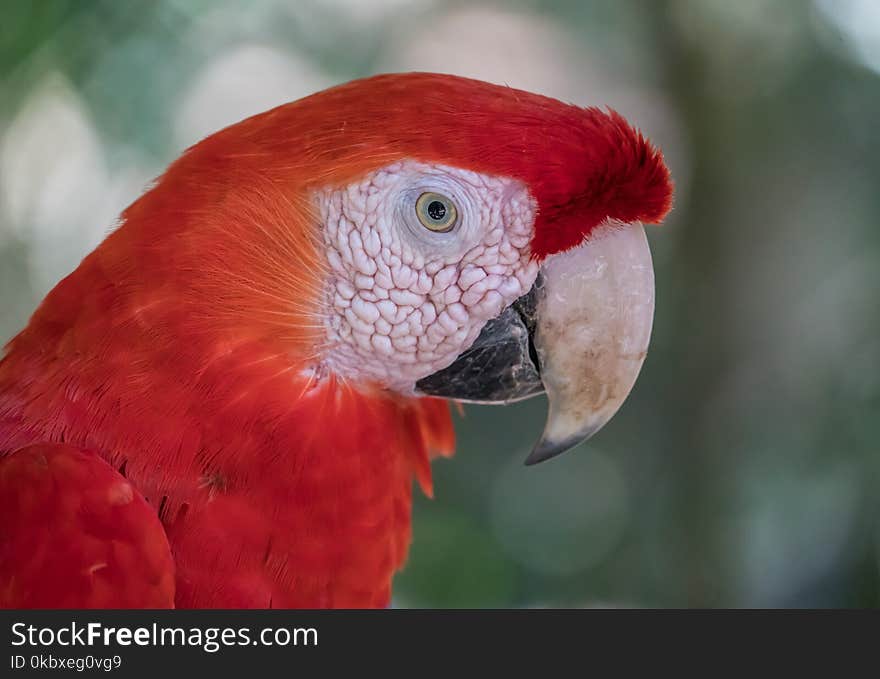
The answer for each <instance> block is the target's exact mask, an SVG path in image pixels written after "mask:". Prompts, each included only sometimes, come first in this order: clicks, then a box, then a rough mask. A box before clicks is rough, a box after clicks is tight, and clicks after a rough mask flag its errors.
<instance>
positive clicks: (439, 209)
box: [428, 200, 446, 222]
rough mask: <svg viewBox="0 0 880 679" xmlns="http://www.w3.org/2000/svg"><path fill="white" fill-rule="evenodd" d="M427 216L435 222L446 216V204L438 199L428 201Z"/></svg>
mask: <svg viewBox="0 0 880 679" xmlns="http://www.w3.org/2000/svg"><path fill="white" fill-rule="evenodd" d="M428 216H429V217H430V218H431V219H433V220H434V221H435V222H439V221H440V220H441V219H443V218H444V217H445V216H446V206H445V205H444V204H443V203H441V202H440V201H439V200H432V201H431V202H430V203H428Z"/></svg>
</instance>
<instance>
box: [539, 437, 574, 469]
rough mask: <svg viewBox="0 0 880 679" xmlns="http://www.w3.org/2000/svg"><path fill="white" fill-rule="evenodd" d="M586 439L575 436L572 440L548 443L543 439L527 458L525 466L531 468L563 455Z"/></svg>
mask: <svg viewBox="0 0 880 679" xmlns="http://www.w3.org/2000/svg"><path fill="white" fill-rule="evenodd" d="M584 438H585V437H583V436H573V437H572V438H569V439H565V440H564V441H548V440H546V439H543V438H542V439H541V440H540V441H538V443H537V444H536V445H535V447H534V449H533V450H532V452H531V453H529V456H528V457H527V458H526V461H525V465H526V467H531V466H533V465H536V464H538V463H540V462H546V461H547V460H550V459H552V458H554V457H556V456H557V455H562V453H564V452H566V451H568V450H571V449H572V448H574V447H575V446H576V445H578V444H579V443H581V442H582V441H583V440H584Z"/></svg>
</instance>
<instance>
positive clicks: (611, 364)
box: [416, 223, 654, 465]
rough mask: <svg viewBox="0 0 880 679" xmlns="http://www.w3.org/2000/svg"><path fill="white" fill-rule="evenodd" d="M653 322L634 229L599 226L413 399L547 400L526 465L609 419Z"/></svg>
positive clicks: (648, 277)
mask: <svg viewBox="0 0 880 679" xmlns="http://www.w3.org/2000/svg"><path fill="white" fill-rule="evenodd" d="M653 314H654V275H653V268H652V266H651V254H650V250H649V249H648V244H647V240H646V238H645V234H644V229H643V228H642V226H641V224H611V223H606V224H605V225H603V226H602V227H599V228H598V229H596V231H595V232H594V233H593V234H592V236H591V238H590V239H589V240H588V241H587V242H586V243H584V244H583V245H581V246H580V247H578V248H575V249H573V250H570V251H568V252H564V253H560V254H557V255H553V256H551V257H549V258H548V259H547V260H546V261H545V263H544V266H543V268H542V269H541V273H540V274H539V276H538V279H537V281H536V282H535V285H534V286H533V287H532V289H531V290H530V291H529V293H528V294H526V295H524V296H522V297H520V298H519V299H518V300H516V301H515V302H514V303H513V304H512V305H511V306H509V307H508V308H507V309H505V310H504V311H503V312H502V313H501V315H500V316H498V317H497V318H495V319H492V320H491V321H489V322H488V323H487V324H486V325H485V326H484V327H483V330H482V332H481V333H480V335H479V336H478V337H477V339H476V340H475V341H474V343H473V344H472V345H471V347H470V348H469V349H467V350H466V351H465V352H463V353H462V354H461V355H460V356H459V357H458V358H457V359H456V360H455V361H454V362H453V363H452V364H451V365H449V366H448V367H446V368H444V369H443V370H440V371H438V372H436V373H434V374H433V375H430V376H428V377H425V378H424V379H421V380H419V381H418V382H417V383H416V389H417V391H418V392H420V393H422V394H425V395H430V396H440V397H445V398H449V399H455V400H457V401H464V402H471V403H510V402H513V401H519V400H522V399H525V398H529V397H531V396H535V395H537V394H541V393H545V392H546V393H547V397H548V400H549V411H548V416H547V424H546V426H545V428H544V433H543V434H542V436H541V438H540V440H539V441H538V443H537V444H536V445H535V447H534V449H533V450H532V452H531V454H530V455H529V457H528V458H527V459H526V464H527V465H531V464H537V463H538V462H543V461H545V460H549V459H550V458H552V457H555V456H557V455H559V454H560V453H563V452H565V451H566V450H569V449H570V448H573V447H574V446H576V445H578V444H579V443H581V442H583V441H585V440H586V439H588V438H589V437H590V436H592V435H593V434H594V433H596V432H597V431H599V429H601V428H602V426H604V424H605V423H606V422H607V421H608V420H609V419H611V417H612V416H613V415H614V413H615V412H617V410H618V408H619V407H620V405H621V404H622V403H623V401H624V400H625V398H626V396H627V395H628V394H629V391H630V389H631V388H632V386H633V384H634V383H635V379H636V377H637V376H638V373H639V370H640V368H641V366H642V363H643V361H644V359H645V354H646V352H647V348H648V342H649V340H650V335H651V321H652V319H653Z"/></svg>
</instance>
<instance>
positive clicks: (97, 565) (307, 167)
mask: <svg viewBox="0 0 880 679" xmlns="http://www.w3.org/2000/svg"><path fill="white" fill-rule="evenodd" d="M671 196H672V183H671V180H670V175H669V171H668V169H667V167H666V165H665V164H664V161H663V157H662V154H661V152H660V151H659V150H657V149H656V148H655V147H654V146H653V145H652V144H651V143H650V142H649V141H648V140H646V139H645V137H644V136H643V135H642V134H641V133H640V132H639V131H637V130H636V129H635V128H634V127H632V126H631V125H630V124H629V123H628V122H627V121H626V120H624V118H623V117H621V116H620V115H619V114H617V113H616V112H614V111H611V110H600V109H598V108H581V107H577V106H573V105H568V104H564V103H561V102H559V101H556V100H554V99H550V98H547V97H544V96H539V95H536V94H532V93H528V92H524V91H520V90H516V89H513V88H510V87H502V86H497V85H491V84H487V83H484V82H479V81H475V80H470V79H466V78H461V77H454V76H450V75H437V74H428V73H409V74H392V75H381V76H375V77H372V78H367V79H363V80H358V81H354V82H350V83H348V84H344V85H341V86H338V87H334V88H331V89H328V90H326V91H323V92H319V93H317V94H314V95H311V96H308V97H306V98H304V99H301V100H299V101H296V102H293V103H290V104H286V105H283V106H279V107H278V108H275V109H272V110H270V111H267V112H265V113H262V114H260V115H256V116H254V117H251V118H248V119H246V120H244V121H242V122H239V123H237V124H235V125H232V126H230V127H227V128H226V129H223V130H221V131H219V132H217V133H216V134H213V135H212V136H209V137H208V138H206V139H204V140H203V141H201V142H200V143H198V144H196V145H195V146H193V147H192V148H190V149H189V150H187V151H186V152H185V153H184V154H183V155H182V157H180V158H179V159H178V160H177V161H176V162H174V163H173V164H172V165H171V166H170V167H169V168H168V169H167V171H166V172H165V173H164V174H163V175H162V176H161V177H160V178H159V179H158V180H156V182H155V183H154V185H153V186H152V187H151V188H150V189H149V190H148V191H147V192H146V193H144V194H143V195H142V196H141V197H140V198H138V199H137V200H136V201H135V202H134V203H133V204H132V205H131V206H129V207H128V208H127V209H126V210H125V211H124V212H123V213H122V216H121V219H120V222H119V225H118V227H117V228H116V229H115V230H114V231H113V232H111V233H110V234H109V235H108V237H107V238H106V239H105V240H104V241H103V242H102V243H101V244H100V245H99V246H98V247H97V248H96V249H95V250H94V251H93V252H92V253H91V254H89V255H88V256H87V257H86V258H85V259H84V260H83V261H82V263H81V264H80V265H79V266H78V268H77V269H76V270H75V271H74V272H73V273H71V274H70V275H69V276H67V277H66V278H64V279H63V280H62V281H61V282H60V283H58V284H57V286H56V287H55V288H54V289H53V290H52V291H51V292H50V293H49V294H48V295H47V296H46V297H45V299H44V300H43V302H42V303H41V304H40V305H39V307H38V308H37V309H36V311H35V312H34V314H33V316H32V317H31V319H30V321H29V322H28V324H27V326H26V327H25V328H24V329H23V330H22V331H21V332H20V333H19V334H18V335H17V336H15V337H14V338H13V339H12V340H11V341H10V342H9V344H8V345H7V346H6V348H5V353H4V356H3V358H2V361H0V517H2V521H0V606H3V607H24V608H27V607H61V608H88V607H142V608H151V607H188V608H192V607H199V608H201V607H224V608H248V607H255V608H266V607H306V608H319V607H346V608H349V607H384V606H387V605H388V604H389V601H390V596H391V584H392V578H393V576H394V574H395V572H396V571H398V570H399V569H400V568H401V567H402V565H403V563H404V560H405V557H406V554H407V549H408V546H409V543H410V525H411V524H410V521H411V517H410V514H411V489H412V485H413V481H414V480H415V481H416V482H417V483H418V484H419V485H420V486H421V488H422V490H423V491H424V492H425V493H426V494H427V495H429V496H430V495H431V492H432V485H431V471H430V464H431V459H432V458H433V457H435V456H438V455H439V456H449V455H451V454H452V452H453V447H454V434H453V429H452V423H451V418H450V411H449V404H450V403H451V402H482V403H505V402H510V401H514V400H518V399H523V398H527V397H530V396H534V395H536V394H540V393H546V394H547V396H548V400H549V411H548V418H547V424H546V427H545V429H544V432H543V434H542V436H541V437H540V439H539V441H538V443H537V445H536V446H535V447H534V450H533V452H532V453H531V455H530V456H529V458H528V460H527V463H529V464H531V463H535V462H540V461H542V460H546V459H548V458H550V457H552V456H554V455H557V454H558V453H560V452H562V451H564V450H566V449H568V448H571V447H573V446H575V445H576V444H578V443H579V442H581V441H583V440H585V439H586V438H587V437H589V436H590V435H591V434H593V433H594V432H595V431H597V430H598V429H599V428H600V427H601V426H602V425H603V424H604V423H605V422H607V421H608V419H609V418H610V417H611V416H612V415H613V414H614V413H615V412H616V411H617V409H618V408H619V407H620V405H621V403H622V402H623V400H624V399H625V398H626V396H627V394H628V393H629V391H630V389H631V388H632V386H633V383H634V381H635V379H636V376H637V374H638V372H639V369H640V367H641V364H642V362H643V360H644V357H645V353H646V350H647V347H648V341H649V337H650V332H651V324H652V318H653V309H654V282H653V268H652V263H651V256H650V251H649V248H648V244H647V240H646V238H645V232H644V229H643V227H642V223H644V222H650V223H658V222H660V221H662V219H663V218H664V216H665V215H666V213H667V211H668V210H669V209H670V205H671Z"/></svg>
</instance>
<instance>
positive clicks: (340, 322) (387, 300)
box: [316, 161, 538, 394]
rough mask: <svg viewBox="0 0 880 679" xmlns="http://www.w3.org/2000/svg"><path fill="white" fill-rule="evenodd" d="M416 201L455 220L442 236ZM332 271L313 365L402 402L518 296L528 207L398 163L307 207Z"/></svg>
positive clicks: (526, 274)
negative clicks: (432, 203)
mask: <svg viewBox="0 0 880 679" xmlns="http://www.w3.org/2000/svg"><path fill="white" fill-rule="evenodd" d="M426 192H433V193H437V194H441V195H443V196H445V197H447V198H448V199H450V200H451V201H452V203H453V204H454V205H455V208H456V210H457V213H458V217H457V220H456V223H455V226H454V227H453V228H452V229H451V230H450V231H449V232H446V233H440V232H436V231H432V230H430V229H428V228H427V227H425V226H424V225H423V224H422V223H421V222H420V221H419V218H418V215H417V212H416V202H417V200H418V198H419V196H420V195H422V194H423V193H426ZM316 202H317V205H318V208H319V214H320V216H321V219H322V222H323V224H324V242H325V245H326V248H327V253H328V255H327V258H328V262H329V265H330V270H331V274H330V280H329V281H328V286H329V287H328V292H327V310H326V311H327V313H326V328H327V340H328V342H327V348H326V350H325V351H324V354H323V363H324V365H325V366H326V367H327V368H328V369H330V370H331V371H332V372H334V373H336V374H337V375H339V376H341V377H343V378H353V379H357V380H359V381H362V380H370V381H375V382H377V383H379V384H381V385H383V386H385V387H388V388H390V389H393V390H395V391H398V392H401V393H405V394H409V393H412V391H413V388H414V385H415V383H416V382H417V381H418V380H419V379H421V378H423V377H427V376H428V375H431V374H433V373H435V372H437V371H438V370H441V369H443V368H445V367H447V366H448V365H450V364H451V363H452V362H453V361H455V359H456V358H457V357H458V355H459V354H461V353H462V352H463V351H464V350H465V349H467V348H468V347H469V346H470V345H471V344H472V343H473V341H474V340H475V339H476V337H477V335H478V334H479V333H480V330H482V328H483V326H484V325H485V324H486V322H487V321H489V320H490V319H492V318H494V317H496V316H498V315H499V314H500V313H501V311H503V310H504V309H505V308H506V307H507V306H509V305H510V304H511V303H512V302H514V301H515V300H516V299H517V298H518V297H520V296H522V295H524V294H525V293H526V292H528V291H529V290H530V289H531V287H532V285H533V284H534V282H535V278H536V276H537V274H538V265H537V264H536V263H535V262H533V261H530V259H529V252H528V246H529V242H530V241H531V238H532V232H533V229H534V219H535V212H536V206H535V202H534V200H533V199H532V198H531V196H530V195H529V193H528V190H527V189H526V188H525V187H524V186H523V185H522V184H521V183H519V182H517V181H515V180H511V179H504V178H497V177H491V176H486V175H481V174H478V173H475V172H469V171H466V170H461V169H458V168H452V167H445V166H440V165H425V164H421V163H416V162H412V161H404V162H400V163H396V164H394V165H390V166H388V167H385V168H383V169H380V170H378V171H377V172H375V173H373V174H372V175H370V176H369V177H367V178H365V179H364V180H363V181H361V182H358V183H356V184H352V185H350V186H347V187H344V188H341V189H334V190H328V191H326V192H322V193H320V194H318V195H317V196H316Z"/></svg>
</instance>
